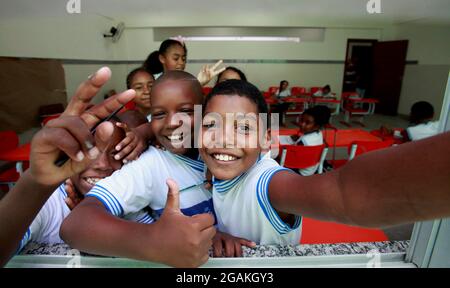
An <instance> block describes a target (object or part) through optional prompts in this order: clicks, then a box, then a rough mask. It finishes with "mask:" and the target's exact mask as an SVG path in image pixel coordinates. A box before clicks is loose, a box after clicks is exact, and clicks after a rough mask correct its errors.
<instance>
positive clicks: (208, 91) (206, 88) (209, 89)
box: [202, 86, 213, 96]
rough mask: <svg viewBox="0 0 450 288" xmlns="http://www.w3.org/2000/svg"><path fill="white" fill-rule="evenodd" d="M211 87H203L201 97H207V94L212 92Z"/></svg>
mask: <svg viewBox="0 0 450 288" xmlns="http://www.w3.org/2000/svg"><path fill="white" fill-rule="evenodd" d="M212 89H213V88H212V87H208V86H204V87H202V92H203V95H205V96H206V95H208V94H209V93H211V91H212Z"/></svg>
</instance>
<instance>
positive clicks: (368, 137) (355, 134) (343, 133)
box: [323, 129, 382, 147]
mask: <svg viewBox="0 0 450 288" xmlns="http://www.w3.org/2000/svg"><path fill="white" fill-rule="evenodd" d="M323 135H324V141H325V143H326V144H327V145H328V146H329V147H335V146H336V147H348V146H349V145H350V144H352V143H353V142H354V141H373V142H380V141H382V140H381V139H380V138H378V137H376V136H374V135H372V134H370V133H369V132H367V131H365V130H362V129H343V130H337V131H333V130H327V131H326V132H324V133H323ZM335 135H336V143H335Z"/></svg>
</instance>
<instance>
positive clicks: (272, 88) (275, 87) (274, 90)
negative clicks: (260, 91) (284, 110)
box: [267, 86, 280, 95]
mask: <svg viewBox="0 0 450 288" xmlns="http://www.w3.org/2000/svg"><path fill="white" fill-rule="evenodd" d="M278 88H280V87H278V86H270V87H269V90H267V92H269V93H270V95H273V94H275V93H276V92H277V90H278Z"/></svg>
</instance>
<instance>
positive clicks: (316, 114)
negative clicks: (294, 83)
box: [303, 105, 331, 128]
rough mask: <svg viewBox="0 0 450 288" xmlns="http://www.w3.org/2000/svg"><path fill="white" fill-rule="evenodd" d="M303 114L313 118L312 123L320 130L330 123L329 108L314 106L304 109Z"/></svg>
mask: <svg viewBox="0 0 450 288" xmlns="http://www.w3.org/2000/svg"><path fill="white" fill-rule="evenodd" d="M303 114H307V115H310V116H311V117H313V118H314V122H315V123H316V125H318V126H319V127H320V128H322V127H323V126H325V125H326V124H328V123H329V122H330V117H331V111H330V108H328V107H327V106H323V105H318V106H314V107H312V108H309V109H306V110H305V112H303Z"/></svg>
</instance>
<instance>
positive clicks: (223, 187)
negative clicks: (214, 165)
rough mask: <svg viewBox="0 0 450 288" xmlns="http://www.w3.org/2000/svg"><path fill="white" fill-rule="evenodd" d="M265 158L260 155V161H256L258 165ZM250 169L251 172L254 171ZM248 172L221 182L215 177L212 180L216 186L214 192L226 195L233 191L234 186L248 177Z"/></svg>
mask: <svg viewBox="0 0 450 288" xmlns="http://www.w3.org/2000/svg"><path fill="white" fill-rule="evenodd" d="M262 158H263V157H262V156H261V154H259V156H258V160H257V161H256V163H255V164H254V165H256V164H258V163H259V161H260V160H261V159H262ZM252 168H253V167H252ZM252 168H250V169H249V171H250V170H251V169H252ZM247 172H248V171H245V172H244V173H242V174H241V175H239V176H236V177H234V178H233V179H229V180H220V179H216V178H215V177H214V176H213V178H212V184H213V186H214V189H213V191H215V192H218V193H220V194H222V193H226V192H228V191H230V190H231V188H233V187H234V186H236V184H237V183H239V181H241V179H243V178H244V177H245V176H246V175H247Z"/></svg>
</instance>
